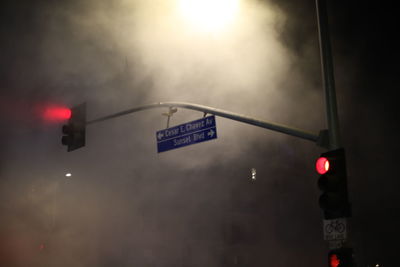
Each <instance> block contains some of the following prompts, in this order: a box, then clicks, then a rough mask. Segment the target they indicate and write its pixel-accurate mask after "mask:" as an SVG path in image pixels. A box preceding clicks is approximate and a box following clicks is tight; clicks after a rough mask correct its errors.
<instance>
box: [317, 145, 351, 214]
mask: <svg viewBox="0 0 400 267" xmlns="http://www.w3.org/2000/svg"><path fill="white" fill-rule="evenodd" d="M315 167H316V170H317V172H318V173H319V174H320V177H319V179H318V187H319V188H320V189H321V191H322V195H321V196H320V198H319V205H320V207H321V209H322V210H323V212H324V218H325V219H327V220H329V219H336V218H344V217H350V215H351V214H350V203H349V199H348V192H347V171H346V158H345V151H344V149H343V148H340V149H337V150H332V151H328V152H325V153H322V154H321V156H320V157H319V158H318V159H317V161H316V166H315Z"/></svg>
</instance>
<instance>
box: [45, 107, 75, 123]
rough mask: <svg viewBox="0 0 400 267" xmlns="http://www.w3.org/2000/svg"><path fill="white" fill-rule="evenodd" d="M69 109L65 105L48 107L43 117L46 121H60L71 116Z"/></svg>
mask: <svg viewBox="0 0 400 267" xmlns="http://www.w3.org/2000/svg"><path fill="white" fill-rule="evenodd" d="M71 115H72V113H71V109H69V108H65V107H48V108H46V109H45V111H44V114H43V117H44V119H45V120H48V121H62V120H69V119H70V118H71Z"/></svg>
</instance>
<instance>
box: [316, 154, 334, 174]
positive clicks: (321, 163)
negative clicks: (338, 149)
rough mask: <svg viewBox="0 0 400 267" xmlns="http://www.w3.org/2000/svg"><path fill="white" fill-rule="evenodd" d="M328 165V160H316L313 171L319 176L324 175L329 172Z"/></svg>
mask: <svg viewBox="0 0 400 267" xmlns="http://www.w3.org/2000/svg"><path fill="white" fill-rule="evenodd" d="M329 168H330V163H329V160H328V159H327V158H325V157H320V158H318V159H317V162H316V163H315V169H316V170H317V172H318V173H319V174H325V173H327V172H328V171H329Z"/></svg>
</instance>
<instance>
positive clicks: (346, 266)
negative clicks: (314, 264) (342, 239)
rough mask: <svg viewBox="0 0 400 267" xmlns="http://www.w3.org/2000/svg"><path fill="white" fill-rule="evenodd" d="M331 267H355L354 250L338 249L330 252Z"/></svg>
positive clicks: (329, 262)
mask: <svg viewBox="0 0 400 267" xmlns="http://www.w3.org/2000/svg"><path fill="white" fill-rule="evenodd" d="M328 266H329V267H353V266H354V262H353V250H352V249H351V248H338V249H334V250H331V251H329V254H328Z"/></svg>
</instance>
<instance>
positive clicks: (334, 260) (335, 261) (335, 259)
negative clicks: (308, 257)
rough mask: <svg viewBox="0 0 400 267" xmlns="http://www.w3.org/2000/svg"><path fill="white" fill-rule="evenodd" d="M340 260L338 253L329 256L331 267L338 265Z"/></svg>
mask: <svg viewBox="0 0 400 267" xmlns="http://www.w3.org/2000/svg"><path fill="white" fill-rule="evenodd" d="M339 264H340V260H339V258H338V256H337V255H336V254H331V255H330V257H329V267H338V266H339Z"/></svg>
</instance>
